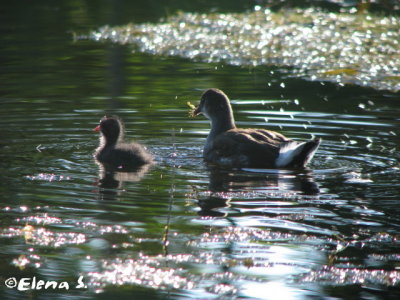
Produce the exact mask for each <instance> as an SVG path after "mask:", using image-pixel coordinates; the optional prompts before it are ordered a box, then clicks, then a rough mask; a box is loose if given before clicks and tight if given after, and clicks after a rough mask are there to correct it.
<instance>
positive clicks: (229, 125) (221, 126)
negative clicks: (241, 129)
mask: <svg viewBox="0 0 400 300" xmlns="http://www.w3.org/2000/svg"><path fill="white" fill-rule="evenodd" d="M234 128H236V125H235V119H234V118H233V113H232V112H231V111H229V112H227V113H226V114H224V115H219V116H218V118H211V131H210V136H216V135H218V134H220V133H223V132H225V131H228V130H230V129H234Z"/></svg>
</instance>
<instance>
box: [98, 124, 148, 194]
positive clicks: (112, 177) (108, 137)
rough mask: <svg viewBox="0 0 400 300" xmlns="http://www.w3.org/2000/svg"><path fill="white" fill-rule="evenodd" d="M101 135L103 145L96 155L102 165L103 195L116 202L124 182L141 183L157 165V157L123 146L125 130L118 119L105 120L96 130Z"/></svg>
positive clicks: (135, 146)
mask: <svg viewBox="0 0 400 300" xmlns="http://www.w3.org/2000/svg"><path fill="white" fill-rule="evenodd" d="M94 130H95V131H100V133H101V135H100V145H99V147H98V148H97V149H96V151H95V153H94V157H95V159H96V161H97V163H98V164H99V165H100V174H99V177H100V181H99V186H100V188H101V189H100V193H101V194H103V195H108V196H110V197H103V199H106V198H113V196H115V195H116V194H117V191H116V188H120V187H121V183H122V182H123V181H139V180H140V178H141V177H143V175H144V174H145V173H146V172H147V171H148V169H149V166H150V165H151V164H152V163H153V157H152V156H151V154H149V153H148V152H147V150H146V149H145V148H144V147H143V146H142V145H140V144H137V143H123V142H122V140H123V136H124V126H123V124H122V121H121V120H120V119H119V118H118V117H104V118H102V119H101V120H100V124H99V125H98V126H97V127H96V128H95V129H94Z"/></svg>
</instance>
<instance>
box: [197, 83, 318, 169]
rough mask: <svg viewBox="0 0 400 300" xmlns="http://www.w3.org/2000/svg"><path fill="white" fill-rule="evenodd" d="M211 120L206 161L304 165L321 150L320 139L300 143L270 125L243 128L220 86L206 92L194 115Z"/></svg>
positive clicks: (241, 165)
mask: <svg viewBox="0 0 400 300" xmlns="http://www.w3.org/2000/svg"><path fill="white" fill-rule="evenodd" d="M200 113H202V114H203V115H205V116H206V117H207V118H208V119H210V121H211V130H210V133H209V135H208V137H207V140H206V144H205V146H204V150H203V157H204V160H205V161H208V162H211V163H215V164H218V165H222V166H227V167H237V168H297V167H304V166H305V165H306V164H307V163H308V162H309V161H310V160H311V159H312V157H313V155H314V153H315V151H316V150H317V148H318V146H319V144H320V139H314V140H311V141H308V142H303V143H298V142H296V141H293V140H291V139H289V138H287V137H285V136H284V135H282V134H280V133H278V132H275V131H270V130H266V129H253V128H249V129H240V128H237V127H236V125H235V121H234V117H233V112H232V108H231V105H230V102H229V99H228V97H227V96H226V95H225V94H224V93H223V92H222V91H221V90H218V89H208V90H207V91H205V92H204V94H203V96H202V98H201V102H200V104H199V106H198V107H197V108H196V109H195V111H194V115H198V114H200Z"/></svg>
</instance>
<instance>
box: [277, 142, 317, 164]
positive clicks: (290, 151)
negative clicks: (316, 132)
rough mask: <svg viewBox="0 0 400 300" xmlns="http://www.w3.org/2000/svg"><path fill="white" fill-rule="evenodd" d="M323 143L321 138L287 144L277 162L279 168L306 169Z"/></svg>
mask: <svg viewBox="0 0 400 300" xmlns="http://www.w3.org/2000/svg"><path fill="white" fill-rule="evenodd" d="M320 143H321V139H320V138H315V139H313V140H311V141H308V142H304V143H300V144H299V143H297V142H287V143H286V144H285V145H283V147H281V149H280V150H279V156H278V159H277V160H276V166H277V167H278V168H282V167H288V168H302V167H305V166H306V165H307V164H308V163H309V162H310V161H311V159H312V158H313V156H314V154H315V151H317V149H318V147H319V145H320Z"/></svg>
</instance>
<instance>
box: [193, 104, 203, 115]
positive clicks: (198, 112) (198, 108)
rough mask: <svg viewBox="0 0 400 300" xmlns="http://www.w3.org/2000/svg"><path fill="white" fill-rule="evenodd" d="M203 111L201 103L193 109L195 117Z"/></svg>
mask: <svg viewBox="0 0 400 300" xmlns="http://www.w3.org/2000/svg"><path fill="white" fill-rule="evenodd" d="M201 113H202V111H201V107H200V104H199V105H197V107H196V108H195V109H194V111H193V117H195V116H198V115H199V114H201Z"/></svg>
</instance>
